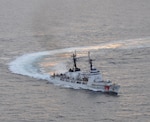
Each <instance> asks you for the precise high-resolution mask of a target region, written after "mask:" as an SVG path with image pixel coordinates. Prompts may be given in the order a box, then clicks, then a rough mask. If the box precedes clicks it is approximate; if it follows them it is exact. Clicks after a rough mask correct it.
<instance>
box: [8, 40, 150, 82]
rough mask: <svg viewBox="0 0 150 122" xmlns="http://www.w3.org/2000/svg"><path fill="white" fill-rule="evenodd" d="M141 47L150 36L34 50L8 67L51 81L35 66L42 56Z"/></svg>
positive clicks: (148, 41)
mask: <svg viewBox="0 0 150 122" xmlns="http://www.w3.org/2000/svg"><path fill="white" fill-rule="evenodd" d="M143 47H150V38H144V39H142V38H141V39H130V40H125V41H111V42H109V43H103V44H100V45H96V46H85V47H72V48H65V49H58V50H52V51H44V52H36V53H30V54H26V55H22V56H20V57H18V58H16V59H15V60H14V61H12V62H10V63H9V69H10V71H11V72H12V73H16V74H20V75H25V76H29V77H33V78H37V79H43V80H48V81H51V79H50V75H49V74H47V73H43V72H41V71H40V70H39V69H38V67H36V66H35V63H36V62H37V60H39V59H40V58H43V57H44V56H53V55H56V54H60V53H65V52H67V53H68V52H73V51H74V50H78V51H89V50H98V49H131V48H143ZM51 82H52V81H51Z"/></svg>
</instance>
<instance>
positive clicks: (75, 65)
mask: <svg viewBox="0 0 150 122" xmlns="http://www.w3.org/2000/svg"><path fill="white" fill-rule="evenodd" d="M72 57H73V64H74V68H75V69H76V68H77V64H76V62H77V58H76V51H75V54H74V53H73V55H72Z"/></svg>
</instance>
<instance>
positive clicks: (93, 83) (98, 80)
mask: <svg viewBox="0 0 150 122" xmlns="http://www.w3.org/2000/svg"><path fill="white" fill-rule="evenodd" d="M72 61H73V68H70V69H69V70H68V71H67V72H65V73H59V74H55V73H53V75H51V78H52V80H53V81H54V82H57V83H61V84H63V85H65V86H68V87H71V88H80V89H88V90H92V91H96V92H98V91H99V92H103V93H111V94H115V95H118V92H119V89H120V85H118V84H116V83H113V82H112V81H110V80H103V79H102V74H101V72H100V71H99V70H98V69H96V68H95V67H93V61H94V60H93V59H91V57H90V52H88V62H89V67H90V68H89V69H90V70H89V71H88V72H83V71H81V69H80V68H78V67H77V56H76V52H75V53H73V55H72Z"/></svg>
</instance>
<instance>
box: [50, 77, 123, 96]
mask: <svg viewBox="0 0 150 122" xmlns="http://www.w3.org/2000/svg"><path fill="white" fill-rule="evenodd" d="M52 80H53V82H55V84H58V85H60V86H64V87H68V88H74V89H87V90H92V91H97V92H104V93H112V94H118V92H119V88H120V86H119V85H115V84H112V83H106V81H105V82H102V83H100V84H99V85H88V84H87V83H84V82H77V81H76V82H75V81H71V80H68V79H67V81H66V80H65V79H64V80H61V78H60V77H55V78H52Z"/></svg>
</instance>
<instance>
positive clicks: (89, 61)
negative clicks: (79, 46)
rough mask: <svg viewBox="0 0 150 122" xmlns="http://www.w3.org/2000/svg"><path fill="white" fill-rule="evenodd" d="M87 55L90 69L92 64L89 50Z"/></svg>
mask: <svg viewBox="0 0 150 122" xmlns="http://www.w3.org/2000/svg"><path fill="white" fill-rule="evenodd" d="M88 57H89V64H90V69H91V70H92V69H93V64H92V61H93V60H92V59H91V58H90V52H88Z"/></svg>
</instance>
